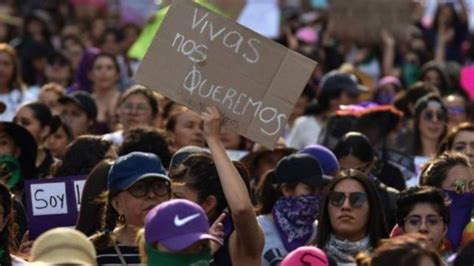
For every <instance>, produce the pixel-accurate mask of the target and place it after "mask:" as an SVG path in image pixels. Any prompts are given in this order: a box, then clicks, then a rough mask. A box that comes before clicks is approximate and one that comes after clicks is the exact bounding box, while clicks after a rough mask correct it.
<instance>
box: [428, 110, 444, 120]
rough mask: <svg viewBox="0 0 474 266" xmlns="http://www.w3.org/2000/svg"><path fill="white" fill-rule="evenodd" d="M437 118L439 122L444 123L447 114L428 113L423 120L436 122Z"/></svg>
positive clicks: (440, 112) (438, 112)
mask: <svg viewBox="0 0 474 266" xmlns="http://www.w3.org/2000/svg"><path fill="white" fill-rule="evenodd" d="M435 116H436V118H437V120H438V121H439V122H444V121H445V120H446V114H445V113H444V112H442V111H426V113H425V114H424V115H423V119H424V120H425V121H434V118H435Z"/></svg>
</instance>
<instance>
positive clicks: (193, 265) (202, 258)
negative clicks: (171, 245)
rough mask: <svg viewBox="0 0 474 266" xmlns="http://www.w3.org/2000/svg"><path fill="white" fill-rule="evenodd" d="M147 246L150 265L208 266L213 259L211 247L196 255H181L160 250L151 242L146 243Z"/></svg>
mask: <svg viewBox="0 0 474 266" xmlns="http://www.w3.org/2000/svg"><path fill="white" fill-rule="evenodd" d="M145 248H146V254H147V255H148V265H154V266H158V265H173V266H208V265H209V261H210V260H211V251H210V250H209V249H205V250H203V251H202V252H201V253H199V254H195V255H181V254H173V253H167V252H161V251H158V250H156V249H154V248H153V247H152V246H150V245H149V244H145Z"/></svg>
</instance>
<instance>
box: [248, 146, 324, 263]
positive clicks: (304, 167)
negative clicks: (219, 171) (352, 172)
mask: <svg viewBox="0 0 474 266" xmlns="http://www.w3.org/2000/svg"><path fill="white" fill-rule="evenodd" d="M331 179H332V178H331V177H329V176H325V175H324V174H323V170H322V168H321V166H320V164H319V162H318V160H316V159H315V158H314V157H312V156H311V155H308V154H293V155H289V156H286V157H284V158H283V159H281V160H280V161H279V162H278V164H277V166H276V168H275V170H271V171H269V172H267V174H266V176H265V177H264V178H263V179H262V180H261V182H260V185H259V186H258V188H257V195H258V196H257V197H258V198H259V202H260V208H259V211H258V213H259V214H260V215H259V216H258V217H257V219H258V222H259V224H260V226H261V227H262V229H263V232H264V234H265V246H264V248H263V253H262V265H275V263H279V262H281V260H282V259H283V258H284V257H285V256H286V255H287V254H288V253H290V252H292V251H293V250H295V249H296V248H299V247H301V246H304V245H306V244H309V243H311V242H313V241H314V240H315V237H316V227H317V223H315V221H316V219H317V218H318V215H319V205H320V204H319V203H320V198H321V191H322V190H323V188H324V186H325V185H327V184H328V183H329V181H330V180H331Z"/></svg>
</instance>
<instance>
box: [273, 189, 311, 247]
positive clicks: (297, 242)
mask: <svg viewBox="0 0 474 266" xmlns="http://www.w3.org/2000/svg"><path fill="white" fill-rule="evenodd" d="M319 202H320V196H319V195H305V196H299V197H281V198H280V199H278V200H277V202H276V203H275V205H274V206H273V209H272V215H273V220H274V221H275V225H276V228H277V230H278V232H279V234H280V239H281V240H282V242H283V244H284V246H285V248H286V250H287V251H288V252H291V251H292V250H294V249H296V248H298V247H301V246H303V245H306V244H307V243H308V241H309V238H310V237H311V235H312V234H313V223H314V221H315V220H316V219H317V218H318V215H319Z"/></svg>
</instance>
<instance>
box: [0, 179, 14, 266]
mask: <svg viewBox="0 0 474 266" xmlns="http://www.w3.org/2000/svg"><path fill="white" fill-rule="evenodd" d="M0 201H1V202H0V203H1V204H2V207H3V212H4V213H3V214H0V215H3V219H4V222H5V226H4V227H3V230H2V232H0V250H3V251H4V253H3V255H2V256H1V257H0V265H5V266H10V265H12V264H11V258H10V249H11V248H12V247H14V246H13V243H14V242H15V237H14V235H13V233H14V232H13V217H14V216H13V205H12V204H13V200H12V195H11V194H10V191H9V190H8V188H7V187H6V186H5V185H3V184H0Z"/></svg>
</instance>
